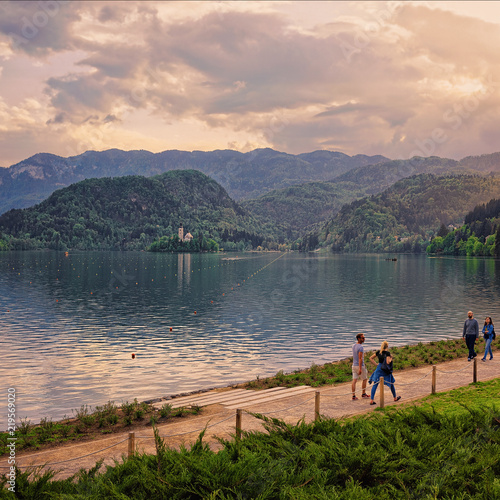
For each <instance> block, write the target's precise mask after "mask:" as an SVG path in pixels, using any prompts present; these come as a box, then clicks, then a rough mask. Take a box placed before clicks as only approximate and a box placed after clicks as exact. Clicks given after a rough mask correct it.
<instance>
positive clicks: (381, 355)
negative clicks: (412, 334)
mask: <svg viewBox="0 0 500 500" xmlns="http://www.w3.org/2000/svg"><path fill="white" fill-rule="evenodd" d="M388 348H389V342H387V340H384V341H383V342H382V344H381V346H380V350H379V351H377V352H376V353H375V354H372V355H371V356H370V361H371V362H372V363H373V364H374V365H375V366H376V367H377V368H376V370H375V371H374V372H373V373H372V374H371V376H370V384H371V383H372V382H374V384H373V387H372V391H371V395H370V396H371V397H370V404H371V405H375V404H377V403H375V400H374V399H375V393H376V392H377V389H378V384H379V382H380V377H384V385H386V386H388V387H389V388H390V389H391V392H392V396H393V397H394V401H399V400H400V399H401V396H397V395H396V387H395V386H394V384H395V382H396V381H395V380H394V375H393V374H392V371H393V364H392V356H391V353H390V352H389V350H388ZM375 358H378V364H377V363H376V362H375Z"/></svg>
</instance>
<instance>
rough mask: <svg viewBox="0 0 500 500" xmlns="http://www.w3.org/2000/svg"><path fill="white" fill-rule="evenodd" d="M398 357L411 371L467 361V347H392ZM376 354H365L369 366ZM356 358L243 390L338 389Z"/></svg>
mask: <svg viewBox="0 0 500 500" xmlns="http://www.w3.org/2000/svg"><path fill="white" fill-rule="evenodd" d="M389 349H390V351H391V354H392V355H393V357H394V370H396V371H397V370H407V369H410V368H416V367H418V366H424V365H433V364H438V363H442V362H444V361H451V360H453V359H458V358H466V357H467V354H468V350H467V347H466V346H465V342H464V340H463V339H462V338H460V339H450V340H439V341H434V342H429V343H426V344H424V343H422V342H419V343H418V344H415V345H405V346H402V347H390V348H389ZM476 351H477V352H484V340H483V339H479V340H478V342H476ZM374 352H375V351H368V352H365V363H366V364H368V358H369V357H370V356H371V354H373V353H374ZM351 365H352V358H347V359H343V360H340V361H335V362H333V363H326V364H324V365H321V366H320V365H316V364H313V365H311V367H310V368H308V369H305V370H296V371H294V372H293V373H284V372H283V370H280V371H279V372H278V373H277V374H276V375H275V376H274V377H266V378H260V377H258V378H257V379H256V380H252V381H250V382H247V383H245V384H243V387H247V388H252V389H270V388H273V387H278V386H284V387H295V386H298V385H310V386H312V387H319V386H323V385H335V384H341V383H344V382H349V381H351V380H352V371H351Z"/></svg>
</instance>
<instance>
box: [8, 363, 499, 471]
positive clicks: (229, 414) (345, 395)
mask: <svg viewBox="0 0 500 500" xmlns="http://www.w3.org/2000/svg"><path fill="white" fill-rule="evenodd" d="M473 366H474V363H468V362H467V360H466V359H458V360H453V361H449V362H447V363H441V364H439V365H437V392H443V391H447V390H450V389H453V388H456V387H461V386H465V385H468V384H470V383H471V382H472V381H473ZM431 372H432V368H431V367H430V366H424V367H421V368H415V369H412V370H403V371H399V372H395V373H394V376H395V379H396V390H397V393H398V395H401V397H402V399H401V401H400V402H399V403H394V402H393V401H392V397H391V394H390V391H389V389H388V388H385V402H386V406H389V405H393V404H398V405H401V404H406V403H407V402H409V401H412V400H415V399H419V398H422V397H424V396H427V395H429V394H430V392H431V380H432V376H431ZM498 377H500V359H499V360H496V359H494V360H493V361H487V362H486V363H482V362H480V361H478V362H477V380H478V381H485V380H490V379H494V378H498ZM360 387H361V386H360V382H358V387H357V395H358V397H359V396H360V395H361V390H360ZM369 390H370V386H368V389H367V391H368V392H369ZM318 391H319V392H320V405H321V406H320V413H321V414H322V415H324V416H326V417H331V418H341V417H346V416H350V415H356V414H362V413H366V412H369V411H373V409H374V408H377V407H378V406H379V405H377V406H370V405H369V401H370V400H369V399H361V398H359V400H358V401H352V399H351V384H350V383H346V384H340V385H338V386H335V387H330V386H326V387H321V388H318ZM214 392H215V391H214ZM379 392H380V389H379V391H377V396H376V398H375V399H376V401H377V402H378V403H380V401H379V397H380V394H379ZM207 394H208V393H207ZM314 398H315V394H314V393H308V394H302V395H300V394H297V395H296V396H291V397H289V398H286V399H280V400H276V401H272V402H266V403H260V404H255V405H253V406H248V407H245V409H244V411H243V417H242V429H243V430H244V431H249V430H261V429H262V425H261V422H260V420H257V419H256V418H255V417H253V416H252V415H250V414H249V413H248V412H255V413H263V414H265V415H269V416H271V417H276V418H280V419H282V420H284V421H286V422H288V423H296V422H297V421H299V420H300V419H302V418H305V420H306V422H310V421H312V420H313V419H314V404H315V400H314ZM235 415H236V410H234V409H228V408H226V407H224V406H222V405H221V404H213V405H210V406H207V407H204V408H203V411H202V413H201V414H200V415H198V416H190V417H187V418H181V419H179V420H176V421H174V422H169V423H166V424H163V425H160V426H159V427H158V428H159V431H160V435H161V436H163V437H164V439H165V441H166V443H167V445H168V446H170V447H176V448H178V447H179V446H181V445H183V444H184V445H187V446H189V445H190V444H191V443H193V442H194V441H195V440H196V438H197V437H198V435H199V433H200V432H201V431H202V430H203V429H204V428H205V426H207V432H206V434H205V438H204V441H205V442H207V443H209V444H210V446H211V448H212V449H214V450H217V449H220V447H221V446H220V444H219V443H218V441H217V440H216V439H215V437H214V436H218V437H222V438H231V436H232V435H234V433H235V425H236V417H235ZM131 430H134V431H135V445H136V449H137V450H138V451H139V452H143V451H144V452H146V453H154V452H155V447H154V439H153V432H152V429H151V427H149V426H146V427H141V428H140V429H131ZM128 434H129V431H127V432H122V433H117V434H113V435H112V436H110V437H104V438H101V439H98V440H95V441H91V442H84V443H78V444H66V445H61V446H58V447H55V448H51V449H47V450H44V451H40V452H25V453H22V452H20V453H17V455H16V464H17V465H18V467H21V468H24V467H26V466H29V465H43V464H47V465H46V467H48V468H50V469H52V470H55V471H58V472H57V475H56V478H58V479H62V478H66V477H69V476H71V475H73V474H74V473H75V472H78V471H79V470H80V469H82V468H84V469H89V468H91V467H92V466H94V465H95V463H96V461H97V460H99V459H101V458H104V464H109V465H112V464H113V463H114V460H121V458H122V457H123V456H126V454H127V449H128ZM5 466H7V457H2V458H1V459H0V467H5ZM6 470H7V469H5V468H2V469H0V473H5V471H6Z"/></svg>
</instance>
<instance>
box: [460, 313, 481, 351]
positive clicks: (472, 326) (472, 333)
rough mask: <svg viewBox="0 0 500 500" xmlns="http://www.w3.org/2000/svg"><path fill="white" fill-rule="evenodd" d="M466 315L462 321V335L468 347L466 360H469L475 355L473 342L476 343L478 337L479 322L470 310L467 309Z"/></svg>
mask: <svg viewBox="0 0 500 500" xmlns="http://www.w3.org/2000/svg"><path fill="white" fill-rule="evenodd" d="M467 316H468V318H467V319H466V320H465V323H464V332H463V334H462V337H463V338H464V340H465V345H466V346H467V347H468V349H469V357H468V358H467V361H471V360H473V359H474V358H475V357H476V356H477V354H476V351H475V350H474V344H475V343H476V339H477V338H478V337H479V323H478V322H477V320H476V319H474V314H472V311H469V312H468V313H467Z"/></svg>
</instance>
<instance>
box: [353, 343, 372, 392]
mask: <svg viewBox="0 0 500 500" xmlns="http://www.w3.org/2000/svg"><path fill="white" fill-rule="evenodd" d="M356 340H357V343H356V344H354V345H353V346H352V399H353V401H356V400H357V399H359V398H357V397H356V382H357V381H358V378H360V379H361V380H362V384H361V390H362V394H361V397H362V398H369V397H370V396H368V394H366V382H367V380H368V370H367V369H366V366H365V360H364V348H363V342H364V341H365V336H364V334H362V333H358V334H357V335H356Z"/></svg>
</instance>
